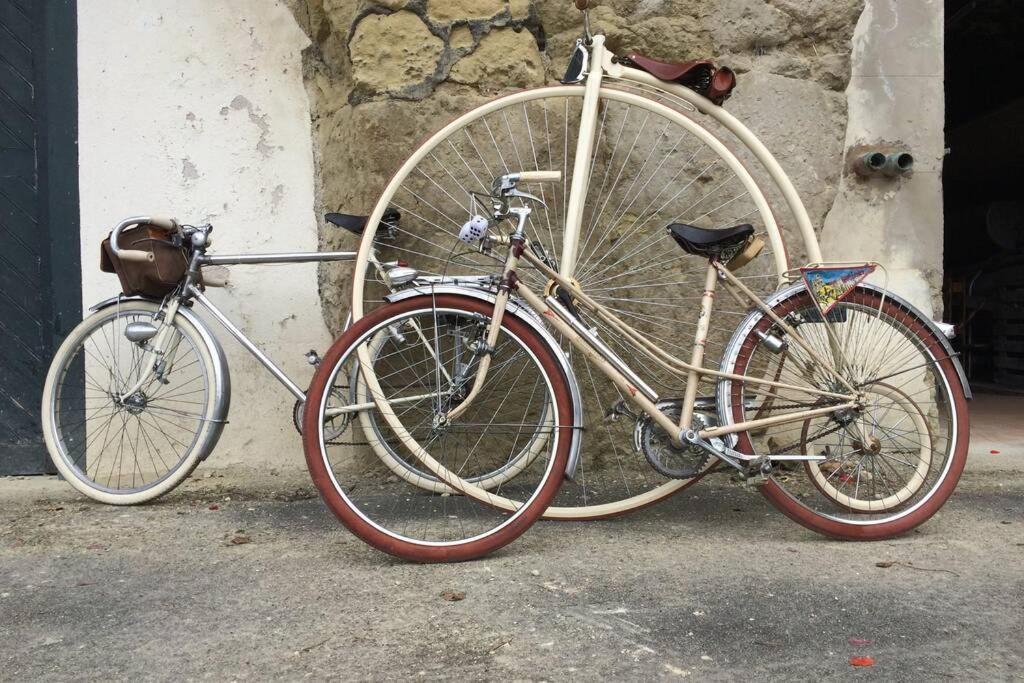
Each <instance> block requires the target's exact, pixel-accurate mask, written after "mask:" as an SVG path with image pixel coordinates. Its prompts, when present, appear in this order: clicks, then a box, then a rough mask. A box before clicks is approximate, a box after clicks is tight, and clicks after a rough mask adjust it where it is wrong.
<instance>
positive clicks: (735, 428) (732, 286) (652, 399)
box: [447, 221, 863, 459]
mask: <svg viewBox="0 0 1024 683" xmlns="http://www.w3.org/2000/svg"><path fill="white" fill-rule="evenodd" d="M524 222H525V221H521V223H520V228H519V230H517V232H516V233H515V234H514V235H513V236H512V238H511V239H510V240H509V245H510V249H509V254H508V258H507V260H506V262H505V276H504V278H503V279H502V285H501V287H500V289H499V291H498V296H497V298H496V301H495V308H494V313H493V317H492V320H491V323H490V330H489V335H488V339H487V344H488V346H493V345H494V344H495V342H496V341H497V334H498V330H499V329H500V326H501V321H502V318H503V316H504V313H505V306H506V305H507V304H508V299H509V296H510V294H511V292H513V291H514V292H515V293H516V295H517V296H518V297H519V298H520V299H521V300H522V301H523V302H525V303H526V304H527V305H528V306H529V307H530V308H532V309H533V310H534V311H536V312H537V313H538V314H540V315H542V316H543V317H544V318H545V319H546V320H547V321H548V323H549V324H550V325H551V326H552V327H554V328H555V329H556V330H557V331H558V332H559V333H561V334H562V335H564V336H565V338H567V339H568V340H569V342H570V343H571V344H572V345H573V347H575V348H576V349H577V350H578V351H580V352H581V353H582V354H583V355H584V356H585V357H586V358H587V359H588V360H590V361H591V362H593V363H594V364H595V365H596V366H597V367H598V369H599V370H600V371H601V372H602V373H603V374H604V375H605V376H606V377H608V379H609V380H611V381H612V383H614V384H615V386H616V387H617V388H618V389H619V390H620V391H622V392H623V395H624V396H626V397H627V398H628V399H629V400H630V401H631V402H632V403H633V404H634V405H636V407H637V408H639V409H640V410H641V411H643V412H644V413H646V414H647V415H649V416H650V417H651V419H652V420H654V421H655V422H656V423H657V424H658V426H659V427H660V428H661V429H663V430H665V432H666V433H667V434H669V435H670V436H671V437H672V439H673V441H674V442H675V443H677V444H681V443H683V441H684V435H685V434H686V433H687V432H690V430H691V426H690V425H691V422H692V418H693V412H694V405H695V403H696V398H697V387H698V384H699V383H700V381H701V380H702V379H704V378H706V377H711V378H718V379H727V380H733V381H742V382H747V383H750V384H756V385H760V386H765V387H771V388H775V389H790V390H796V391H800V392H803V393H805V394H809V395H812V396H817V397H820V398H828V399H832V400H833V401H836V402H837V403H833V404H832V405H829V406H827V407H823V408H815V409H809V410H805V411H799V412H793V413H787V414H786V415H780V416H776V417H767V418H760V419H754V420H748V421H745V422H740V423H735V424H726V425H721V426H717V427H711V428H707V429H700V430H698V431H696V432H694V434H695V435H696V436H697V437H699V438H700V439H703V440H705V441H706V440H708V439H714V438H721V437H723V436H728V435H730V434H736V433H739V432H745V431H748V430H751V429H757V428H759V427H768V426H772V425H777V424H784V423H788V422H799V421H801V420H806V419H809V418H812V417H819V416H822V415H828V414H831V413H834V412H837V411H841V410H845V409H851V408H857V407H859V406H861V405H862V402H863V397H862V395H861V393H860V392H859V391H858V390H857V388H856V387H854V386H853V385H851V384H850V383H849V381H848V380H847V379H846V378H845V377H844V376H843V375H842V373H841V372H839V371H838V370H837V369H836V368H835V367H834V365H833V364H832V363H831V362H830V361H829V360H828V359H826V358H824V357H822V356H821V354H819V353H818V352H817V351H815V350H814V349H813V348H812V347H811V346H810V345H809V344H807V343H806V342H805V341H804V340H803V339H801V337H800V336H799V335H798V334H796V332H795V330H794V329H793V327H792V326H791V325H789V324H788V323H787V322H786V321H785V320H783V319H781V318H779V317H778V316H777V315H775V314H774V312H773V311H772V310H771V308H769V307H768V306H767V305H766V304H765V303H764V302H762V301H761V300H760V299H758V298H757V296H756V295H755V294H754V293H753V292H752V291H751V290H750V289H749V288H748V287H747V286H746V285H744V284H743V283H742V282H741V281H740V280H739V279H738V278H737V277H736V276H735V275H733V274H732V272H731V271H730V270H729V269H728V268H727V267H725V265H723V264H722V263H720V262H718V261H716V260H711V261H709V262H708V268H707V277H706V279H705V291H704V295H703V297H702V300H701V317H700V319H699V324H698V326H697V333H696V338H695V339H694V349H693V355H692V358H691V360H690V362H686V361H683V360H680V359H678V358H675V357H674V356H672V355H671V354H670V353H668V352H666V351H664V350H663V349H661V348H660V347H658V346H657V344H655V343H653V342H651V341H650V340H648V339H646V338H645V337H644V336H643V335H642V334H641V333H640V332H638V331H637V330H636V329H635V328H633V327H632V326H630V325H629V324H628V323H625V322H623V321H622V320H621V319H619V318H618V317H616V316H615V315H614V314H613V313H612V312H611V311H610V310H608V309H607V308H606V307H604V306H602V305H601V304H600V303H598V302H596V301H594V300H593V299H592V298H590V297H589V296H587V294H586V292H585V291H583V290H582V289H580V288H579V287H578V286H577V285H576V284H575V283H574V282H572V281H571V279H569V278H566V277H564V276H562V275H561V274H559V273H556V272H555V271H554V270H552V269H551V268H550V267H549V266H547V264H545V263H544V262H543V261H542V260H541V259H540V258H538V257H537V256H536V255H534V254H532V253H531V252H529V251H526V250H525V237H524V236H523V234H522V227H523V223H524ZM520 259H523V260H525V261H526V262H528V263H529V264H530V265H532V266H534V267H535V268H537V269H538V270H540V271H541V272H543V273H544V274H546V275H547V276H548V277H550V278H551V279H552V280H554V281H555V282H557V283H558V285H559V286H560V287H563V288H565V291H566V292H567V294H568V295H569V296H570V297H571V298H573V299H575V300H578V301H579V302H580V304H581V305H582V306H583V307H585V308H587V309H588V310H590V311H591V312H593V313H595V314H596V315H597V316H598V317H600V318H601V319H602V320H603V321H604V322H605V323H606V324H607V325H609V326H610V327H611V328H612V329H613V330H615V331H616V332H618V333H620V334H622V335H623V337H624V338H625V339H626V340H627V341H628V342H629V343H630V344H631V345H633V346H634V347H635V348H637V349H638V350H640V351H641V352H642V353H643V354H644V355H645V356H647V357H648V358H649V359H651V360H653V361H654V362H656V363H657V364H658V365H660V366H661V367H662V368H664V369H665V370H667V371H669V372H671V373H673V374H675V375H677V376H681V377H685V378H686V391H685V395H684V399H683V407H682V415H681V417H680V420H679V423H678V424H677V423H676V422H673V421H672V420H670V419H669V418H668V417H667V416H666V415H665V414H664V413H663V412H662V411H661V410H660V409H659V408H658V406H657V402H658V400H659V397H658V396H657V395H656V394H655V393H654V392H653V390H651V389H650V388H649V387H648V386H647V385H646V384H645V383H643V381H642V380H641V379H640V377H639V375H638V374H637V373H635V372H634V371H633V370H632V369H630V368H629V366H628V365H627V364H626V363H625V361H623V360H622V359H621V358H619V357H618V356H617V355H616V354H615V353H614V351H612V350H611V349H610V348H609V347H608V346H607V345H605V344H603V343H601V342H600V340H598V339H597V338H596V336H595V335H594V334H593V333H592V332H590V331H589V330H587V329H586V328H585V327H584V326H583V325H582V324H581V323H580V322H579V321H578V320H577V319H576V318H575V316H573V315H572V314H571V313H570V312H569V311H567V310H566V309H565V307H564V306H562V305H561V304H560V303H559V301H558V300H557V299H556V298H555V297H554V296H547V297H546V298H541V297H540V296H539V295H538V294H537V293H536V292H534V291H533V290H532V289H530V288H529V287H528V286H527V285H525V284H523V283H522V282H521V281H520V280H519V279H518V277H517V276H516V268H517V267H518V265H519V262H520ZM719 281H722V282H723V283H724V285H725V287H726V289H727V290H728V291H729V292H730V293H732V295H733V296H735V297H737V298H738V299H741V300H742V299H746V300H749V301H750V302H752V303H753V304H754V305H755V306H757V307H759V308H760V309H761V310H763V311H764V312H765V314H766V315H768V316H769V317H770V318H771V319H772V320H773V321H774V323H775V324H776V325H777V326H779V327H780V329H782V330H783V331H784V332H786V333H787V334H788V335H789V337H790V339H791V340H793V341H794V342H795V343H797V344H799V345H800V346H801V348H802V349H803V350H804V351H805V352H807V353H808V354H809V355H810V356H811V358H812V359H814V361H815V362H817V363H819V364H820V366H821V367H822V368H823V369H825V370H826V371H827V372H829V373H831V374H832V375H833V377H834V378H835V379H836V381H837V383H838V384H841V385H843V386H844V387H845V388H846V389H847V390H849V392H850V393H837V392H832V391H824V390H821V389H814V388H811V387H800V386H796V385H791V384H786V383H784V382H778V381H775V380H770V379H761V378H757V377H747V376H744V375H734V374H730V373H726V372H721V371H718V370H710V369H707V368H704V367H703V360H704V344H705V339H706V337H707V332H708V329H709V326H710V321H711V313H712V310H713V307H714V306H713V304H714V296H715V290H716V288H717V284H718V282H719ZM488 361H489V356H484V357H483V358H482V359H481V362H480V365H479V367H478V369H477V373H476V377H475V379H474V384H473V387H472V389H471V390H470V392H469V394H468V395H467V397H466V399H465V400H464V401H463V402H462V403H461V404H460V405H459V406H457V407H456V408H455V409H453V410H452V411H450V412H449V413H448V415H447V419H448V420H452V419H454V418H456V417H458V416H459V415H460V414H462V413H463V412H465V410H467V409H468V407H469V405H470V404H471V403H472V402H473V400H474V399H475V397H476V396H477V394H478V393H479V391H480V389H481V388H482V386H483V383H484V381H485V380H486V376H487V372H488V370H489V362H488ZM754 457H756V456H747V458H746V459H754Z"/></svg>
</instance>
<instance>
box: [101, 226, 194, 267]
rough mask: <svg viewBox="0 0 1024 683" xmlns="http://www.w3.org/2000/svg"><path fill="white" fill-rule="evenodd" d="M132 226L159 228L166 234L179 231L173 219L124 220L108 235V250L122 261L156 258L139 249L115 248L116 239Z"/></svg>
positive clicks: (149, 252) (151, 253) (150, 253)
mask: <svg viewBox="0 0 1024 683" xmlns="http://www.w3.org/2000/svg"><path fill="white" fill-rule="evenodd" d="M133 225H152V226H153V227H155V228H160V229H161V230H164V231H166V232H177V231H178V230H180V229H181V228H180V226H179V225H178V221H176V220H175V219H173V218H168V217H166V216H135V217H133V218H126V219H124V220H123V221H121V222H120V223H118V224H117V227H116V228H114V230H113V232H111V233H110V250H111V251H113V252H114V255H115V256H117V258H119V259H121V260H122V261H153V260H155V259H156V256H154V255H153V252H151V251H142V250H141V249H121V248H119V247H118V246H117V241H118V238H119V237H120V236H121V232H122V231H123V230H124V229H125V228H128V227H131V226H133Z"/></svg>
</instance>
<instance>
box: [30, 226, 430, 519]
mask: <svg viewBox="0 0 1024 683" xmlns="http://www.w3.org/2000/svg"><path fill="white" fill-rule="evenodd" d="M399 219H400V216H398V215H397V214H391V215H389V218H388V220H392V221H396V222H397V221H398V220H399ZM337 220H338V218H337V216H336V215H333V214H332V215H330V216H328V219H327V222H328V223H336V222H337ZM344 227H346V228H347V229H349V230H353V229H354V228H359V229H361V227H362V226H358V225H354V224H353V223H352V222H351V221H349V222H348V223H346V224H345V226H344ZM212 233H213V227H212V226H210V225H184V224H181V223H179V222H178V221H176V220H172V219H169V218H159V217H151V216H140V217H135V218H127V219H125V220H123V221H121V222H120V223H119V224H118V225H117V226H116V227H115V228H114V230H113V231H112V232H111V234H110V236H109V237H107V238H106V239H104V240H103V242H102V245H101V248H100V270H102V271H103V272H108V273H116V274H117V277H118V280H119V283H120V287H121V294H120V295H119V296H116V297H113V298H110V299H107V300H105V301H101V302H100V303H98V304H96V305H95V306H93V307H92V308H91V309H90V311H91V314H90V315H89V316H88V317H87V318H86V319H85V320H84V321H82V323H80V324H79V325H78V326H77V327H76V328H75V329H74V330H72V332H71V334H70V335H69V336H68V337H67V339H65V341H64V343H63V344H62V345H61V347H60V348H59V349H58V351H57V353H56V355H55V356H54V359H53V361H52V363H51V365H50V371H49V373H48V374H47V377H46V383H45V385H44V388H43V406H42V418H43V434H44V438H45V441H46V445H47V449H48V451H49V453H50V457H51V459H52V460H53V462H54V464H55V465H56V467H57V470H58V471H59V472H60V473H61V474H62V475H63V476H64V478H65V479H66V480H67V481H68V482H69V483H70V484H71V485H72V486H74V487H75V488H76V489H78V490H79V491H81V492H82V493H84V494H85V495H87V496H89V497H91V498H94V499H96V500H99V501H101V502H105V503H111V504H116V505H127V504H134V503H142V502H145V501H148V500H152V499H154V498H156V497H158V496H160V495H162V494H164V493H167V492H168V491H170V490H172V489H173V488H174V487H175V486H177V485H178V484H179V483H180V482H181V481H183V480H184V479H185V478H186V477H187V476H188V475H189V474H190V473H191V472H192V470H193V469H195V467H196V466H197V465H198V464H199V463H200V462H202V461H203V460H205V459H206V458H207V457H208V456H209V455H210V453H211V452H212V450H213V448H214V446H215V445H216V443H217V440H218V438H219V437H220V434H221V430H222V429H223V428H224V425H225V424H226V423H227V418H228V408H229V406H230V398H231V382H230V374H229V371H228V366H227V361H226V359H225V355H224V352H223V350H222V349H221V346H220V343H219V342H218V341H217V339H216V337H215V336H214V335H213V332H212V330H211V329H210V328H209V326H208V324H207V322H206V318H204V317H201V316H199V315H197V314H196V313H195V310H196V309H197V308H199V309H203V310H205V312H206V313H208V314H209V316H208V317H212V318H213V319H215V320H217V321H218V322H220V323H221V324H222V325H223V326H224V327H225V329H226V330H227V331H228V333H230V334H231V335H232V336H234V337H235V338H236V339H237V340H238V341H239V342H240V343H241V344H242V345H243V347H245V348H246V349H247V350H248V351H249V352H250V353H251V354H253V355H254V356H255V357H256V359H257V360H258V361H259V362H260V363H262V364H263V365H264V366H265V367H266V368H267V369H268V370H269V371H270V372H271V374H272V375H273V376H274V377H275V378H276V379H278V380H279V381H280V382H281V383H282V384H283V385H284V387H285V389H287V390H288V391H289V392H290V393H291V394H292V395H293V396H294V397H295V408H294V414H293V419H294V422H295V424H296V427H298V425H299V424H300V423H301V418H302V413H303V407H304V404H305V393H304V392H303V390H302V389H301V388H300V387H299V386H298V385H297V384H296V383H295V381H293V380H292V379H290V378H289V377H288V376H287V375H285V373H284V372H283V371H282V370H281V369H280V368H279V367H278V366H277V365H275V364H274V362H273V361H272V360H271V359H270V358H268V357H267V356H266V355H265V354H264V353H263V352H261V351H260V350H259V348H258V347H257V346H256V345H255V344H254V343H253V342H252V341H251V340H249V339H248V338H247V337H246V336H245V334H243V332H242V331H241V330H240V329H239V328H238V327H237V326H236V325H234V324H233V323H232V322H231V321H230V320H229V319H228V318H227V316H226V315H225V314H224V313H223V312H222V311H220V310H219V309H218V308H217V307H216V306H214V304H213V302H211V301H210V300H209V299H208V298H207V297H206V295H205V293H204V292H205V290H206V287H217V286H223V285H225V284H226V278H225V276H224V273H223V272H218V270H224V266H228V265H247V264H293V263H322V262H328V261H346V260H351V259H353V258H355V253H354V252H313V253H282V254H237V255H228V256H222V255H212V254H211V253H209V249H210V246H211V243H212ZM379 269H380V270H379V274H380V277H389V278H390V279H391V281H393V282H397V281H399V280H400V279H401V278H403V277H406V278H407V277H411V276H416V275H417V273H416V272H415V271H412V270H411V269H410V268H407V267H404V266H399V265H398V264H397V263H395V264H379ZM410 274H411V275H410ZM307 360H308V361H309V362H310V364H316V363H317V362H319V357H318V355H317V354H316V353H315V352H312V351H311V352H310V353H309V354H308V355H307Z"/></svg>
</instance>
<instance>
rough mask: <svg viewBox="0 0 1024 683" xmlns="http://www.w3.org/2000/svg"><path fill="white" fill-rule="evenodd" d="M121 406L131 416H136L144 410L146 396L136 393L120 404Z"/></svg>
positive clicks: (146, 401)
mask: <svg viewBox="0 0 1024 683" xmlns="http://www.w3.org/2000/svg"><path fill="white" fill-rule="evenodd" d="M121 405H122V406H124V408H125V409H126V410H127V411H128V412H129V413H131V414H132V415H138V414H139V413H141V412H142V411H144V410H145V409H146V406H147V405H148V398H147V397H146V394H144V393H142V392H141V391H137V392H135V393H134V394H132V395H131V396H129V397H128V398H126V399H124V400H123V401H122V402H121Z"/></svg>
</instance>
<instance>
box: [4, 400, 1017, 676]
mask: <svg viewBox="0 0 1024 683" xmlns="http://www.w3.org/2000/svg"><path fill="white" fill-rule="evenodd" d="M980 407H982V408H984V407H985V406H984V404H981V405H980ZM1021 408H1024V406H1022V405H1021V404H1019V403H1018V404H1017V406H1016V410H1017V412H1014V409H1013V408H1012V407H1011V408H1009V409H1007V408H1005V407H1003V406H1001V407H1000V408H999V410H997V411H994V417H992V418H991V420H990V422H989V423H986V419H988V418H984V416H983V419H981V420H976V432H977V426H978V425H979V424H980V425H981V426H985V425H986V424H987V425H988V427H990V429H986V431H985V436H984V438H982V437H981V436H978V437H976V438H975V446H974V449H973V450H974V455H972V459H971V463H970V465H969V471H968V473H967V474H966V475H965V477H964V479H963V481H962V484H961V487H960V488H959V490H958V492H957V494H956V495H955V496H954V498H953V499H952V500H951V501H950V502H949V503H948V504H947V506H946V507H945V508H944V509H943V511H942V512H941V513H940V514H939V515H938V516H937V517H936V518H934V519H933V520H932V521H931V522H929V523H928V524H926V525H925V526H924V527H922V528H921V529H920V530H918V532H917V533H914V534H911V535H909V536H908V537H905V538H900V539H897V540H894V541H890V542H883V543H875V544H849V543H836V542H831V541H827V540H823V539H820V538H817V537H815V536H813V535H812V534H810V533H809V532H806V531H804V530H803V529H801V528H800V527H797V526H796V525H794V524H792V523H791V522H789V521H788V520H786V519H785V518H783V517H782V516H781V515H779V514H778V513H776V512H775V511H774V509H772V508H770V507H769V506H768V505H767V503H765V502H764V501H763V500H762V499H761V498H760V497H758V496H756V495H752V494H748V493H745V492H744V491H742V490H738V489H736V488H734V487H731V486H729V485H728V483H727V482H725V481H722V480H719V481H717V482H710V483H706V484H702V485H701V486H700V487H698V488H696V489H694V490H693V491H692V493H688V494H683V495H682V496H679V497H677V498H676V499H674V500H672V501H669V502H668V503H666V504H664V505H662V506H659V507H657V508H655V509H652V510H649V511H645V512H642V513H639V514H637V515H634V516H632V517H629V518H625V519H621V520H615V521H608V522H596V523H585V524H568V523H541V524H539V525H537V526H536V527H535V528H534V529H532V530H531V531H530V532H529V533H528V534H527V535H526V536H524V537H523V538H522V539H520V540H519V541H517V542H516V543H515V544H513V545H512V546H510V547H509V548H507V549H505V550H504V551H502V552H501V553H499V554H497V555H495V556H493V557H491V558H488V559H486V560H483V561H479V562H474V563H468V564H463V565H457V566H430V567H423V566H415V565H409V564H403V563H400V562H396V561H393V560H391V559H389V558H387V557H386V556H383V555H381V554H378V553H376V552H374V551H372V550H370V549H368V548H367V547H365V546H363V545H362V544H361V543H360V542H358V541H357V540H355V539H354V538H353V537H351V536H349V535H348V533H347V532H345V530H344V529H342V528H341V527H339V526H338V525H337V524H336V523H335V522H334V520H333V518H331V517H329V515H328V513H327V512H326V510H325V509H324V507H323V506H322V505H321V503H320V502H319V500H317V499H316V498H315V497H313V492H312V489H311V488H310V487H309V485H308V483H307V481H306V480H304V479H303V477H302V475H301V473H291V474H288V473H285V474H281V475H278V476H276V477H273V476H270V475H261V476H259V477H255V478H254V477H252V476H250V475H246V474H245V473H240V472H231V473H228V474H227V476H225V477H220V476H214V477H213V478H204V479H199V480H198V481H193V482H190V483H189V484H188V485H187V486H186V487H184V489H183V490H182V491H179V492H177V493H175V494H173V495H172V496H170V497H169V498H168V499H167V500H165V501H163V502H161V503H158V504H155V505H151V506H148V507H144V508H133V509H114V508H108V507H103V506H99V505H94V504H92V503H89V502H86V501H84V500H82V499H80V498H78V497H76V496H75V495H73V494H71V493H70V490H69V489H67V488H66V487H65V486H64V485H63V484H61V483H59V482H51V481H46V480H38V479H36V480H33V481H26V480H7V481H3V482H0V680H26V679H36V678H46V679H47V680H70V679H87V678H88V679H109V678H114V679H131V680H137V679H154V680H166V679H174V680H180V679H214V680H224V679H250V680H260V679H267V678H274V677H276V678H285V679H290V680H292V679H302V678H306V677H310V678H315V679H320V678H344V679H384V678H396V677H417V676H418V677H424V678H443V677H450V678H464V679H496V678H501V679H532V680H542V679H549V680H566V679H593V678H597V677H603V678H618V679H639V678H652V677H690V678H692V679H694V680H698V679H700V680H735V679H752V678H755V677H756V678H762V679H763V678H767V677H769V676H771V677H772V678H781V679H797V680H840V679H858V680H859V679H870V680H887V681H889V680H942V679H947V678H948V679H965V680H1012V679H1018V680H1024V644H1022V629H1024V607H1022V605H1024V573H1022V567H1024V439H1017V437H1016V436H1015V435H1014V434H1015V433H1011V432H1012V430H1013V429H1019V428H1018V427H1016V424H1017V422H1014V420H1020V416H1021V415H1024V410H1021ZM999 411H1004V412H1003V413H1000V412H999ZM1007 411H1008V412H1007ZM1011 418H1012V419H1011ZM1000 429H1005V430H1010V431H1009V432H1006V433H1004V432H1000V431H999V430H1000ZM993 434H994V435H995V437H993ZM1007 436H1009V437H1010V438H1012V439H1013V440H1002V439H1004V438H1006V437H1007ZM992 450H997V451H999V452H998V453H990V451H992ZM201 472H202V471H201ZM211 505H216V506H217V509H210V506H211ZM242 538H244V539H248V540H249V542H247V543H241V544H236V543H233V542H232V541H233V540H235V539H238V540H241V539H242ZM877 563H883V564H884V565H886V566H884V567H879V566H877ZM889 563H891V565H890V564H889ZM447 590H451V591H463V592H465V594H466V597H465V599H464V600H462V601H459V602H448V601H446V600H444V599H442V597H441V593H442V592H443V591H447ZM864 641H867V642H864ZM851 657H871V658H873V659H874V661H875V664H874V665H873V666H871V667H869V668H854V667H852V666H851V665H850V663H849V660H850V659H851Z"/></svg>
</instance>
